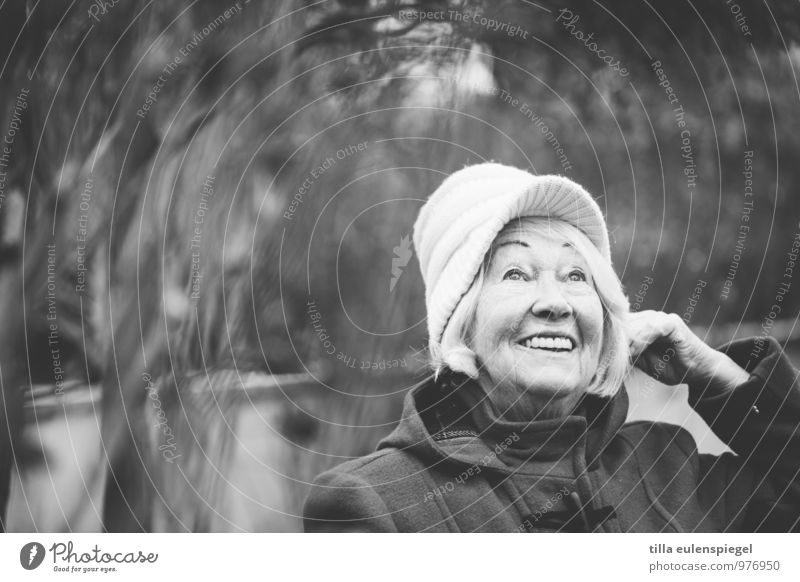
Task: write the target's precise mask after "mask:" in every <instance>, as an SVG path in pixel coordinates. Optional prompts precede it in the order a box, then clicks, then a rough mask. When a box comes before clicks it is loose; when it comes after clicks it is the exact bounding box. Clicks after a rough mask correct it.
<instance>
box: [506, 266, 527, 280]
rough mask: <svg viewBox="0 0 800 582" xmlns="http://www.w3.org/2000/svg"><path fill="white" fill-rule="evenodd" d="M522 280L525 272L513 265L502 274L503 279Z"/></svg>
mask: <svg viewBox="0 0 800 582" xmlns="http://www.w3.org/2000/svg"><path fill="white" fill-rule="evenodd" d="M506 280H509V281H524V280H525V273H523V272H522V271H521V270H520V269H517V268H516V267H514V268H513V269H509V270H508V271H506V272H505V274H503V281H506Z"/></svg>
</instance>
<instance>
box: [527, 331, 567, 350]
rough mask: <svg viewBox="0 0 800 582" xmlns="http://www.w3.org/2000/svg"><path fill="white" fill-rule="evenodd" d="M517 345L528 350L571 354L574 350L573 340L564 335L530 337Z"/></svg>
mask: <svg viewBox="0 0 800 582" xmlns="http://www.w3.org/2000/svg"><path fill="white" fill-rule="evenodd" d="M518 343H519V345H521V346H522V347H524V348H528V349H529V350H545V351H548V352H571V351H572V350H574V349H575V340H573V339H572V338H571V337H569V336H566V335H532V336H529V337H526V338H525V339H523V340H520V341H519V342H518Z"/></svg>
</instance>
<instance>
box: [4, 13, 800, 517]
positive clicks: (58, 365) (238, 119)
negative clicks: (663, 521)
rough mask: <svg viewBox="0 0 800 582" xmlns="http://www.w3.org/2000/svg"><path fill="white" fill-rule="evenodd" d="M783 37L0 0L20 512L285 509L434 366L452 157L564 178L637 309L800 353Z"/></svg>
mask: <svg viewBox="0 0 800 582" xmlns="http://www.w3.org/2000/svg"><path fill="white" fill-rule="evenodd" d="M798 39H800V9H799V8H798V5H797V3H795V2H768V1H755V0H736V1H725V2H723V1H719V2H691V1H685V0H678V1H675V0H670V1H666V0H663V1H653V0H651V1H645V0H640V1H639V0H629V1H624V2H611V1H610V0H602V1H600V0H596V1H572V2H570V1H564V2H560V3H558V4H556V3H552V2H549V1H541V2H529V1H523V0H509V1H489V0H483V1H478V0H461V1H449V2H445V1H442V2H425V1H423V2H418V3H411V2H401V1H381V0H321V1H310V0H299V1H284V0H278V1H260V0H238V1H234V0H231V1H230V2H227V0H215V1H213V2H212V1H211V0H194V1H188V0H180V1H178V0H174V1H171V2H159V3H156V2H145V1H144V0H141V1H133V0H107V1H102V0H93V1H91V2H89V1H83V0H72V1H70V2H67V1H65V0H51V1H48V2H34V1H32V0H27V1H26V0H5V1H2V2H0V105H1V107H0V134H2V136H0V140H2V142H0V388H1V389H2V396H3V398H2V401H1V403H0V508H5V512H4V513H0V517H1V518H2V526H3V529H6V530H8V531H104V530H105V531H300V530H301V529H302V524H301V522H300V519H299V516H300V514H301V508H302V502H303V499H304V496H305V494H306V492H307V487H308V482H309V481H310V480H311V479H312V478H313V477H314V475H316V474H318V473H320V472H321V471H323V470H325V469H327V468H329V467H331V466H333V465H335V464H338V463H340V462H342V461H344V460H346V459H349V458H352V457H355V456H359V455H362V454H365V453H368V452H370V451H372V450H374V448H375V445H376V444H377V442H378V440H379V439H380V438H381V437H382V436H384V435H386V434H387V433H388V432H390V431H391V429H392V428H393V426H394V424H395V422H396V421H397V419H398V418H399V414H400V407H401V404H402V399H403V395H404V394H405V392H406V391H407V390H408V388H409V387H410V386H411V385H413V384H414V382H416V381H419V380H420V379H421V378H422V377H424V375H425V373H426V367H425V366H426V358H425V355H426V345H425V341H426V337H425V335H426V333H425V330H426V327H425V311H424V294H423V286H422V280H421V276H420V274H419V268H418V265H417V262H416V259H415V257H414V249H413V246H412V245H411V242H410V235H411V228H412V225H413V221H414V218H415V216H416V213H417V211H418V210H419V208H420V206H421V204H422V203H423V202H424V200H425V199H426V197H427V196H428V195H429V194H430V193H431V192H432V191H433V190H434V189H435V188H436V186H437V185H438V184H439V183H440V182H441V181H442V179H443V178H444V177H445V176H446V175H447V174H449V173H450V172H452V171H454V170H457V169H459V168H461V167H463V166H464V165H466V164H472V163H477V162H481V161H486V160H496V161H501V162H503V163H506V164H512V165H516V166H519V167H524V168H528V169H530V170H531V171H533V172H536V173H558V174H563V175H566V176H568V177H570V178H572V179H574V180H576V181H578V182H579V183H581V184H583V185H584V186H585V187H586V188H587V189H588V190H589V191H590V192H592V193H593V194H594V196H595V197H596V198H597V200H598V202H599V203H600V205H601V207H602V208H603V209H604V211H605V212H606V215H607V217H608V222H609V228H610V230H611V236H612V246H613V258H614V264H615V266H616V268H617V271H618V273H619V274H620V277H621V278H622V281H623V283H624V284H625V286H626V289H627V292H628V295H629V298H630V299H631V303H632V306H633V309H659V310H667V311H673V312H676V313H678V314H679V315H681V316H682V317H683V318H684V320H685V321H687V323H689V324H690V325H691V326H692V327H693V329H695V331H696V332H697V333H698V334H700V335H701V337H704V338H705V339H706V341H708V342H709V343H711V344H712V345H715V346H716V345H720V344H723V343H725V342H727V341H730V340H732V339H735V338H739V337H747V336H771V337H774V338H776V339H777V340H778V341H779V342H780V343H781V344H782V345H783V346H784V348H785V349H786V350H787V351H788V352H789V354H790V356H791V357H793V358H794V361H795V362H797V361H800V330H798V326H797V318H798V314H799V313H800V310H799V309H798V308H799V307H800V290H799V289H800V281H798V278H800V268H799V267H800V263H797V262H796V261H797V259H798V256H797V251H798V248H799V247H800V193H799V192H798V188H800V164H798V160H800V123H798V119H800V115H798V114H799V113H800V83H799V82H798V70H799V68H800V45H798ZM628 389H629V392H630V393H631V398H632V405H631V411H630V417H631V418H652V419H658V420H663V421H667V422H674V423H678V424H683V425H684V426H687V427H688V428H689V429H690V430H691V431H692V432H693V434H694V435H695V438H696V439H697V441H698V443H699V445H700V448H701V450H703V451H709V452H719V451H720V450H722V449H723V446H722V444H721V443H720V442H719V441H717V440H716V439H715V438H714V437H713V435H711V434H709V433H708V431H707V428H706V427H705V426H704V425H703V424H702V421H700V420H699V418H697V417H696V415H694V413H693V412H691V411H690V410H689V408H688V407H687V406H686V404H685V397H686V392H685V387H683V389H675V388H668V387H665V386H661V385H660V384H658V383H657V382H655V381H652V380H649V379H645V378H642V377H641V376H640V375H638V374H636V375H635V376H634V377H632V378H631V379H630V382H629V383H628Z"/></svg>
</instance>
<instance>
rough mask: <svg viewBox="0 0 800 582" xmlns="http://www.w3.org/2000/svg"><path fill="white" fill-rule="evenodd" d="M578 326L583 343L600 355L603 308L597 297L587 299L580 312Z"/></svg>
mask: <svg viewBox="0 0 800 582" xmlns="http://www.w3.org/2000/svg"><path fill="white" fill-rule="evenodd" d="M578 325H579V327H580V330H581V335H582V337H583V341H584V343H585V344H586V345H588V346H591V347H592V348H593V349H592V350H591V352H592V353H599V351H600V346H601V345H602V343H603V306H602V304H601V303H600V298H599V297H597V296H596V295H595V296H593V297H591V298H588V297H587V298H586V300H585V301H583V302H582V304H581V306H580V309H579V310H578Z"/></svg>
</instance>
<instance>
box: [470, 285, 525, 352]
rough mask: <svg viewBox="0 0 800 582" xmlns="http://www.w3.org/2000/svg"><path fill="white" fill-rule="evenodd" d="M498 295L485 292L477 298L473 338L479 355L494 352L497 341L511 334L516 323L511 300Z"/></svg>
mask: <svg viewBox="0 0 800 582" xmlns="http://www.w3.org/2000/svg"><path fill="white" fill-rule="evenodd" d="M499 295H500V294H497V293H495V294H493V293H491V292H486V293H483V294H482V295H481V297H480V298H479V299H478V307H477V311H476V312H475V326H474V328H473V338H474V343H475V346H474V347H475V351H476V353H477V354H478V355H479V356H480V355H485V354H487V353H492V352H494V351H495V350H496V349H497V347H498V344H499V343H502V342H503V341H504V340H506V339H508V338H510V337H511V336H512V335H513V330H514V328H515V327H516V326H517V325H518V324H517V319H518V317H519V316H518V315H517V311H516V309H515V308H514V307H513V302H512V301H509V300H508V298H502V297H500V296H499Z"/></svg>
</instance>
